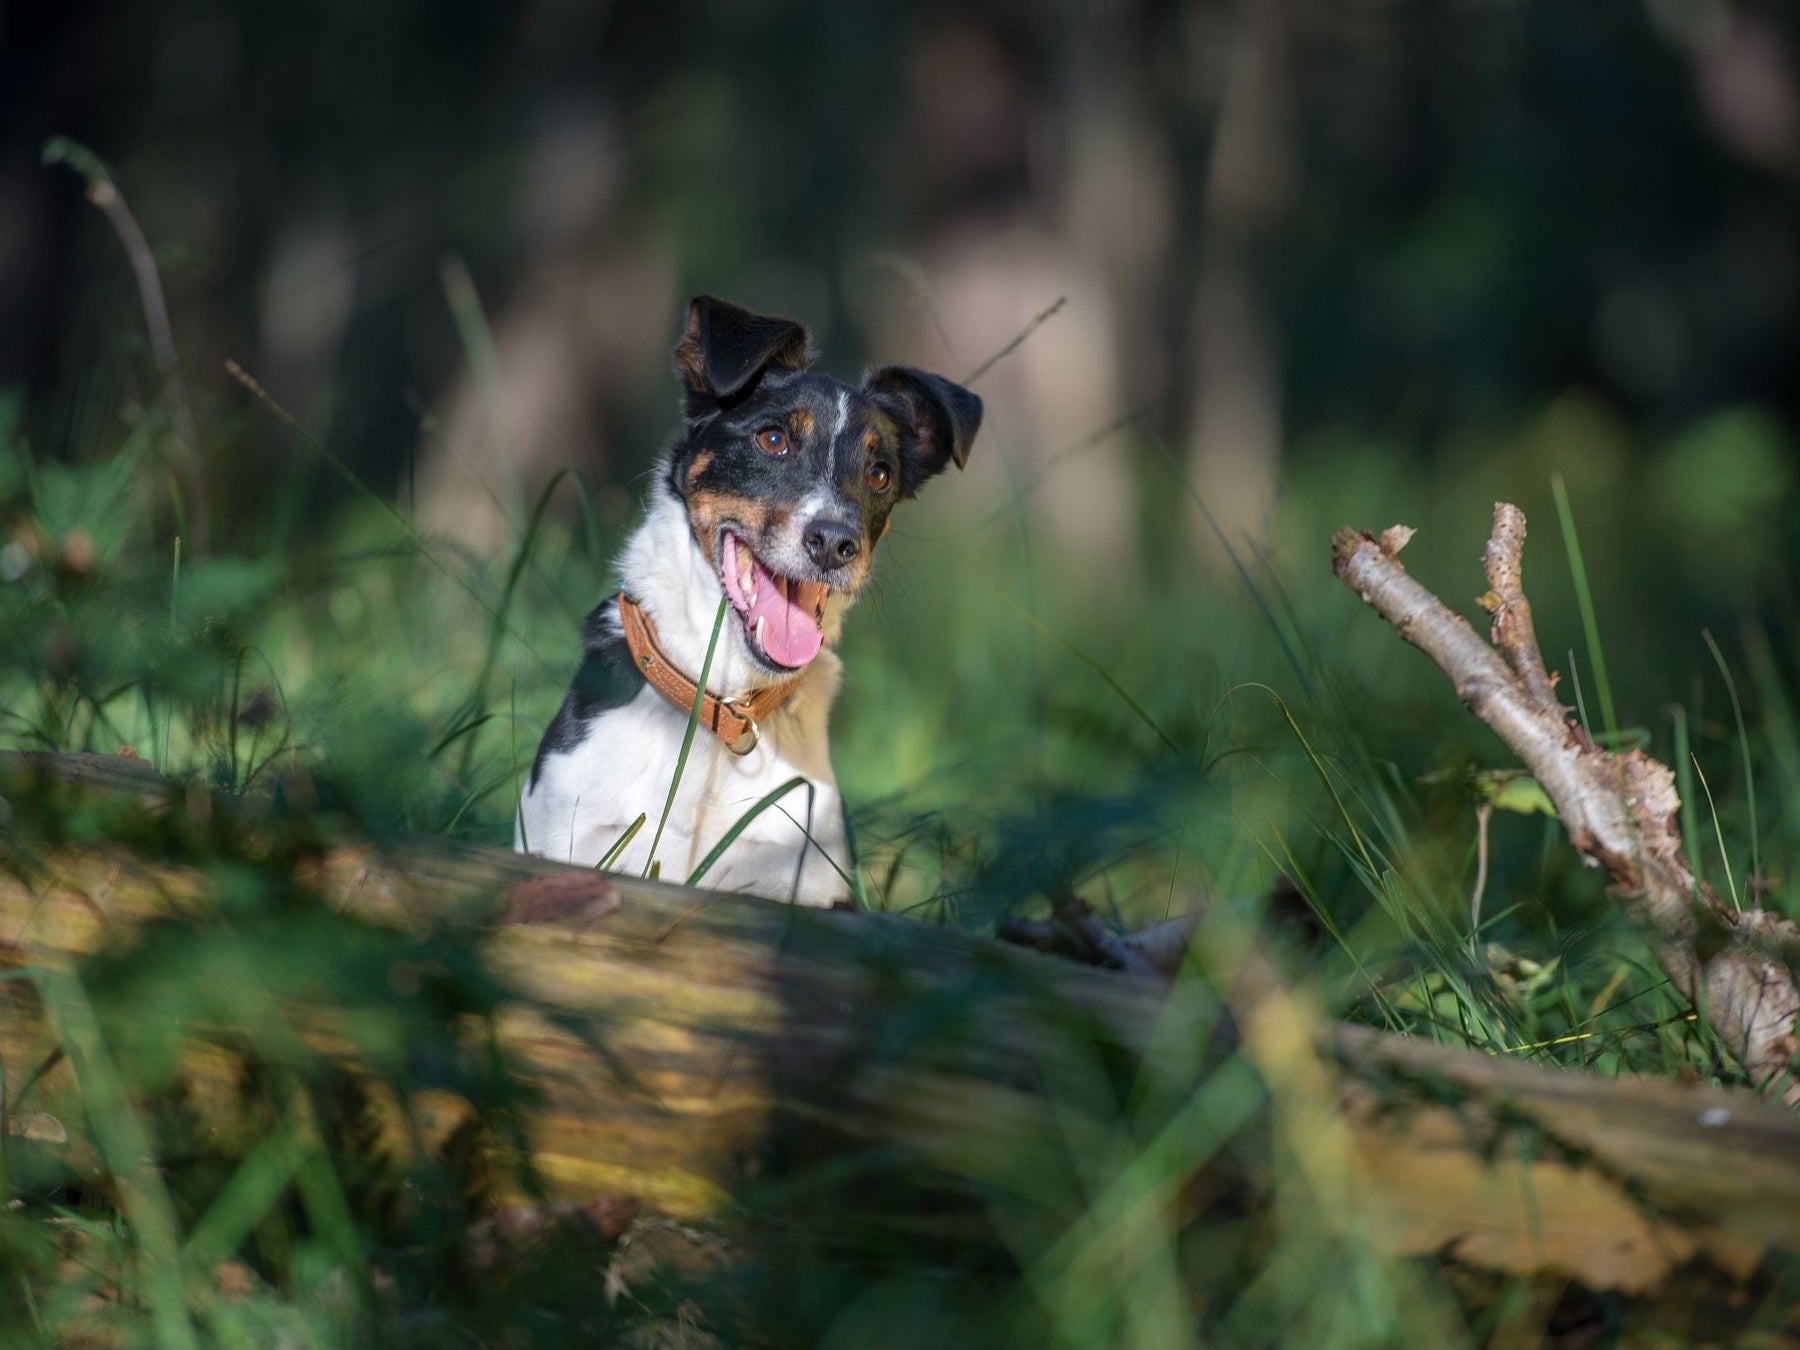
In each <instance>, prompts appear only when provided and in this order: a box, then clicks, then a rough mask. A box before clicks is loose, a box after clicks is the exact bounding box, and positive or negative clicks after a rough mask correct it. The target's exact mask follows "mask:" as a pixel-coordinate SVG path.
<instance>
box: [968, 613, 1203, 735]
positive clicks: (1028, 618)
mask: <svg viewBox="0 0 1800 1350" xmlns="http://www.w3.org/2000/svg"><path fill="white" fill-rule="evenodd" d="M994 594H996V595H998V596H999V597H1000V599H1001V600H1003V601H1005V602H1006V604H1007V605H1009V606H1010V607H1011V608H1012V610H1013V612H1014V613H1015V614H1017V615H1018V616H1019V617H1020V618H1021V619H1023V620H1025V622H1026V623H1028V624H1030V625H1031V626H1032V627H1033V628H1035V629H1037V630H1038V632H1040V633H1042V634H1043V635H1044V636H1045V637H1047V638H1049V639H1050V640H1051V641H1052V642H1054V643H1055V644H1056V645H1057V646H1059V647H1061V648H1062V649H1063V650H1064V651H1065V652H1067V653H1068V654H1069V655H1070V656H1072V657H1074V658H1075V659H1076V660H1077V661H1079V662H1081V664H1082V665H1084V666H1086V667H1087V668H1088V669H1089V670H1091V671H1093V672H1094V674H1096V675H1098V676H1099V677H1100V678H1101V679H1102V680H1104V681H1105V682H1106V687H1107V688H1108V689H1110V690H1112V691H1113V693H1115V694H1117V695H1118V696H1119V699H1120V701H1121V702H1123V703H1124V704H1125V706H1126V707H1127V708H1130V709H1131V711H1132V712H1133V713H1135V714H1136V715H1137V717H1138V720H1139V721H1141V722H1142V723H1143V724H1144V725H1145V726H1147V727H1149V728H1150V730H1151V731H1153V732H1155V733H1156V737H1157V739H1158V740H1160V741H1161V742H1162V743H1163V744H1164V745H1166V746H1168V747H1169V749H1171V750H1173V751H1174V752H1175V753H1176V754H1177V755H1178V756H1180V757H1181V758H1182V759H1184V760H1185V759H1187V758H1188V753H1187V751H1185V750H1183V749H1182V748H1181V747H1180V746H1179V745H1177V744H1176V743H1175V738H1174V737H1173V736H1171V735H1169V733H1168V732H1166V731H1164V730H1163V729H1162V727H1161V726H1160V725H1158V724H1157V721H1156V719H1155V718H1154V717H1152V716H1151V715H1150V713H1149V711H1148V710H1147V709H1146V708H1145V707H1144V705H1143V704H1141V703H1139V702H1138V701H1137V700H1136V699H1135V698H1133V697H1132V696H1131V693H1130V691H1128V690H1127V689H1126V688H1125V686H1124V685H1122V684H1120V683H1119V682H1118V680H1116V679H1114V678H1113V674H1112V672H1111V671H1110V670H1108V669H1107V668H1106V667H1105V666H1103V665H1101V664H1100V663H1099V662H1098V661H1096V660H1094V658H1093V657H1091V656H1089V655H1088V654H1087V653H1086V652H1084V651H1082V650H1081V648H1079V647H1077V646H1076V645H1075V644H1074V643H1072V642H1070V641H1069V640H1068V639H1067V638H1065V637H1063V636H1062V634H1060V633H1058V632H1057V631H1056V630H1055V629H1054V628H1052V627H1050V625H1049V624H1047V623H1045V622H1044V621H1043V620H1042V619H1039V618H1037V617H1036V616H1035V615H1032V614H1029V613H1027V612H1026V611H1025V609H1024V608H1023V607H1022V606H1020V605H1019V603H1018V602H1017V601H1015V600H1014V599H1013V598H1012V597H1011V596H1009V595H1007V594H1006V593H1005V592H1004V591H1002V590H1000V589H999V587H995V588H994Z"/></svg>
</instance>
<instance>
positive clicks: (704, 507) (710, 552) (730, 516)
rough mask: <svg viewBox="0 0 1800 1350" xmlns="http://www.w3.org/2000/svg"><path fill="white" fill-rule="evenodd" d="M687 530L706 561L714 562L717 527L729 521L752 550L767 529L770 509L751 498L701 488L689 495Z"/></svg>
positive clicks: (717, 535) (715, 557)
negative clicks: (691, 533) (688, 529)
mask: <svg viewBox="0 0 1800 1350" xmlns="http://www.w3.org/2000/svg"><path fill="white" fill-rule="evenodd" d="M687 509H688V526H689V528H691V529H692V530H693V532H694V538H695V539H696V540H697V541H698V542H699V544H700V547H701V548H702V549H703V550H704V551H705V553H706V556H707V557H709V558H713V559H715V561H716V559H717V545H718V539H719V527H720V526H722V525H723V524H724V523H725V522H726V521H728V520H729V521H731V522H732V523H733V524H734V525H735V526H736V527H737V532H738V533H739V534H740V535H742V536H743V537H744V538H745V539H746V541H747V542H748V543H749V544H750V546H751V547H752V548H754V547H755V546H756V544H757V542H758V541H759V540H761V539H762V538H763V537H764V536H765V535H766V534H767V532H768V529H769V508H768V506H767V505H766V504H765V503H763V502H759V501H757V500H756V498H754V497H741V496H739V495H737V494H736V493H733V492H713V491H710V490H708V489H705V488H702V489H701V490H699V491H698V492H692V493H689V494H688V500H687Z"/></svg>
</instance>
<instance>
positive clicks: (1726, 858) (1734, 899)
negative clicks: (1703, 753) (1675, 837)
mask: <svg viewBox="0 0 1800 1350" xmlns="http://www.w3.org/2000/svg"><path fill="white" fill-rule="evenodd" d="M1694 772H1695V773H1696V774H1698V775H1699V776H1700V790H1701V791H1702V792H1704V793H1705V794H1706V809H1707V810H1708V811H1710V812H1711V813H1712V823H1713V838H1714V839H1716V840H1717V841H1718V844H1719V861H1720V862H1721V863H1723V864H1724V865H1725V889H1726V890H1728V891H1730V892H1731V907H1732V909H1734V910H1736V911H1737V912H1738V913H1740V914H1741V913H1742V912H1743V909H1744V907H1743V905H1742V904H1740V903H1739V901H1738V892H1737V882H1736V881H1734V880H1732V876H1731V855H1730V854H1729V853H1727V852H1726V851H1725V831H1724V830H1723V829H1722V828H1721V827H1720V825H1719V808H1718V807H1716V806H1714V805H1713V795H1712V787H1711V785H1709V784H1708V783H1707V781H1706V770H1704V769H1702V768H1701V767H1700V761H1699V760H1698V759H1695V760H1694Z"/></svg>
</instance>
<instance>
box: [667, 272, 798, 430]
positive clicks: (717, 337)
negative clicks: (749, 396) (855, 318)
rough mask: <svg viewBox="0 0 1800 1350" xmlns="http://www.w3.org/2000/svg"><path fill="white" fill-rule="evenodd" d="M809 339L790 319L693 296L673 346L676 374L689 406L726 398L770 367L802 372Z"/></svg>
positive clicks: (747, 386) (708, 296) (751, 382)
mask: <svg viewBox="0 0 1800 1350" xmlns="http://www.w3.org/2000/svg"><path fill="white" fill-rule="evenodd" d="M809 340H810V339H809V338H808V335H807V332H806V329H805V328H803V327H801V326H800V325H799V324H797V323H795V322H794V321H793V320H792V319H781V318H776V317H774V316H772V315H766V314H752V313H751V312H750V311H749V310H747V309H740V308H739V307H738V306H736V305H733V304H729V303H727V302H726V301H724V300H719V299H716V298H714V297H713V296H710V295H698V296H695V297H694V299H693V300H692V301H691V302H690V303H689V304H688V313H687V327H686V328H685V329H684V330H683V332H682V335H681V341H680V342H679V343H678V344H677V345H676V347H675V374H676V375H677V376H678V377H679V378H680V379H681V382H682V383H683V384H684V385H686V386H687V391H688V400H689V405H690V407H691V406H692V404H693V402H694V401H695V400H696V399H700V400H707V399H729V398H732V397H733V396H735V395H737V394H739V393H742V392H743V391H744V390H746V389H748V388H749V387H750V385H751V384H753V383H755V381H756V377H757V376H758V375H760V374H762V372H763V371H765V370H767V369H768V368H769V367H770V366H782V367H785V368H786V369H789V370H804V369H806V367H807V366H808V365H809V364H810V362H811V356H810V355H809V353H808V350H807V346H808V342H809Z"/></svg>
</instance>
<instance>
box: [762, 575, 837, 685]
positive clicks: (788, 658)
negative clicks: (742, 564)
mask: <svg viewBox="0 0 1800 1350" xmlns="http://www.w3.org/2000/svg"><path fill="white" fill-rule="evenodd" d="M757 571H758V572H759V573H761V575H760V576H758V577H757V578H756V582H757V585H756V602H755V603H754V604H752V605H751V606H750V611H749V613H748V614H747V615H745V622H746V623H747V624H748V625H749V626H750V628H751V629H752V630H753V631H754V630H755V628H756V623H757V620H759V619H760V620H762V621H763V625H762V649H763V651H764V653H765V654H767V656H768V658H769V659H770V660H771V661H774V662H777V663H778V664H780V665H784V666H791V667H794V668H795V669H798V668H799V667H801V666H803V665H805V664H806V663H807V662H808V661H810V660H812V659H813V657H815V656H817V655H818V654H819V648H820V647H822V646H824V645H825V634H824V633H822V632H821V631H820V630H819V620H818V610H819V608H820V603H819V602H820V601H821V600H822V599H823V598H824V590H825V588H824V587H823V586H819V585H817V584H815V583H811V582H804V581H790V580H789V579H788V578H786V577H777V576H771V575H770V574H769V573H767V572H764V571H763V570H762V565H761V564H760V563H758V564H757Z"/></svg>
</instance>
